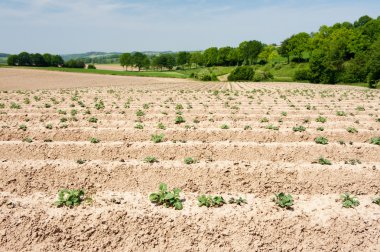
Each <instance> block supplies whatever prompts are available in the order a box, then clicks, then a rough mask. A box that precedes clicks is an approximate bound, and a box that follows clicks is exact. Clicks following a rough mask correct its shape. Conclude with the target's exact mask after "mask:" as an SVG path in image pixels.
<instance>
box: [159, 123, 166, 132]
mask: <svg viewBox="0 0 380 252" xmlns="http://www.w3.org/2000/svg"><path fill="white" fill-rule="evenodd" d="M157 128H159V129H162V130H166V126H165V125H164V124H163V123H162V122H160V123H158V125H157Z"/></svg>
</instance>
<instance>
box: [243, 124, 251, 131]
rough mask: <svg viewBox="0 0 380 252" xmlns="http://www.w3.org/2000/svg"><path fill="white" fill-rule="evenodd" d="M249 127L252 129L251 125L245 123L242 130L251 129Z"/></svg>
mask: <svg viewBox="0 0 380 252" xmlns="http://www.w3.org/2000/svg"><path fill="white" fill-rule="evenodd" d="M251 129H252V127H251V126H249V125H245V126H244V130H251Z"/></svg>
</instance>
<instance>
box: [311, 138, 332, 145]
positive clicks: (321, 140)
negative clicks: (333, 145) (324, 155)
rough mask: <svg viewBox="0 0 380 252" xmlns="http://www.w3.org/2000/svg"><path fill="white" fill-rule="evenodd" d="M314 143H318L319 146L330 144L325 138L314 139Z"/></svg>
mask: <svg viewBox="0 0 380 252" xmlns="http://www.w3.org/2000/svg"><path fill="white" fill-rule="evenodd" d="M314 141H315V142H316V143H317V144H323V145H325V144H328V143H329V141H328V140H327V138H324V137H317V138H315V139H314Z"/></svg>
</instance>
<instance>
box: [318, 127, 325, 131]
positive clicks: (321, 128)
mask: <svg viewBox="0 0 380 252" xmlns="http://www.w3.org/2000/svg"><path fill="white" fill-rule="evenodd" d="M317 130H318V131H324V130H325V128H323V127H318V128H317Z"/></svg>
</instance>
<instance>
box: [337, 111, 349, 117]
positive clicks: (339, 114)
mask: <svg viewBox="0 0 380 252" xmlns="http://www.w3.org/2000/svg"><path fill="white" fill-rule="evenodd" d="M336 115H337V116H346V115H347V114H346V113H345V112H344V111H337V112H336Z"/></svg>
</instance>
